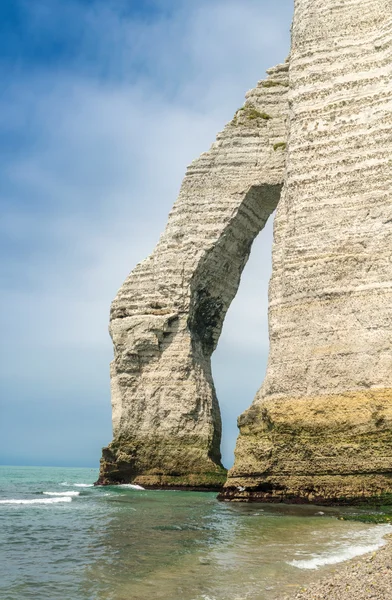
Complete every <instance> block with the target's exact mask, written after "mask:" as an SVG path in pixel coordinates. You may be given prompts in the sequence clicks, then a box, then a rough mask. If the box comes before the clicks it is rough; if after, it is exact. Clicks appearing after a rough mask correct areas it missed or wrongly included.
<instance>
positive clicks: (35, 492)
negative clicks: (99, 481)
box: [0, 467, 390, 600]
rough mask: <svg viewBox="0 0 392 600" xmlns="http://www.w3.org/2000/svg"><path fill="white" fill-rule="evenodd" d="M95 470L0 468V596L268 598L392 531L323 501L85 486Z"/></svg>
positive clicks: (39, 599)
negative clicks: (238, 500)
mask: <svg viewBox="0 0 392 600" xmlns="http://www.w3.org/2000/svg"><path fill="white" fill-rule="evenodd" d="M96 478H97V471H96V470H95V469H71V468H70V469H65V468H35V467H28V468H22V467H0V598H1V600H22V599H23V600H24V599H34V600H60V599H61V600H147V599H150V598H154V599H155V598H156V599H158V600H176V599H180V600H229V599H230V600H236V599H238V600H239V599H245V598H246V599H247V600H256V599H257V600H263V599H266V598H268V599H269V600H271V599H272V598H274V597H275V595H276V596H279V594H280V593H281V592H282V591H290V590H294V589H295V588H296V587H297V586H299V585H304V584H306V583H307V582H308V581H310V580H311V579H312V578H314V577H315V575H318V574H319V573H320V571H322V572H323V571H325V570H328V569H331V568H333V565H335V564H337V563H338V562H341V561H342V560H345V559H347V558H350V557H353V556H357V555H359V554H362V553H364V552H366V551H369V550H374V549H376V548H377V547H379V546H380V545H381V544H382V543H383V536H384V535H385V534H386V533H389V531H390V526H388V525H379V526H368V525H364V524H360V523H351V522H344V521H339V520H337V519H336V511H333V510H331V509H323V508H321V509H320V507H287V506H272V507H271V506H265V505H255V504H252V505H244V504H230V503H221V502H217V500H216V498H215V494H212V493H196V492H174V491H173V492H168V491H143V490H133V489H131V488H129V487H128V488H127V487H110V488H109V487H107V488H94V487H92V483H93V482H94V481H95V480H96Z"/></svg>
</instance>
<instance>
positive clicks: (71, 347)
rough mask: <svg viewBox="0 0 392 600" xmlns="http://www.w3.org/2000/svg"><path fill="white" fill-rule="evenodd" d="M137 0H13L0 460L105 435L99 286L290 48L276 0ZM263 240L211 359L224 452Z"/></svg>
mask: <svg viewBox="0 0 392 600" xmlns="http://www.w3.org/2000/svg"><path fill="white" fill-rule="evenodd" d="M140 4H141V3H138V2H135V3H132V2H131V3H129V2H118V3H117V2H116V3H107V2H92V3H84V2H82V1H79V2H77V1H71V2H67V3H64V2H59V1H58V0H50V2H49V0H46V1H44V0H37V2H34V3H31V2H20V7H21V14H22V15H23V20H24V22H23V27H24V32H25V37H24V39H25V41H24V42H23V43H24V44H25V46H26V47H25V53H24V54H23V53H22V54H20V52H21V51H18V52H19V53H18V54H16V51H12V44H13V43H14V42H13V40H12V39H11V37H12V36H11V37H10V40H9V45H10V48H11V49H10V52H9V54H10V55H9V57H8V59H7V60H6V61H3V63H2V64H1V67H0V68H1V72H2V76H3V78H4V76H6V78H7V82H8V83H7V87H6V89H5V91H4V93H3V95H2V97H1V99H0V127H1V130H2V132H3V134H4V135H3V140H4V141H3V143H2V144H1V145H0V153H1V156H2V167H1V174H0V178H1V179H0V181H1V190H2V192H1V197H0V203H1V206H2V221H1V223H0V238H1V240H0V245H1V250H2V259H1V263H0V275H1V281H0V285H1V300H0V311H1V313H0V314H1V317H0V319H1V332H2V338H3V344H2V347H3V350H2V352H1V361H0V377H1V384H2V394H1V423H0V427H1V435H0V440H1V441H0V444H1V447H0V455H1V456H2V460H3V462H7V461H15V460H16V461H19V462H26V461H27V459H28V457H29V456H30V459H31V461H33V462H34V461H35V462H37V461H39V462H42V461H44V462H56V461H57V462H63V463H65V464H67V463H70V464H71V463H74V464H75V463H79V464H83V463H85V464H92V463H96V461H97V459H98V457H99V450H100V446H101V445H103V444H104V443H107V442H108V441H109V439H110V435H111V433H110V431H111V427H110V402H109V387H108V363H109V361H110V357H111V344H110V340H109V338H108V335H107V321H108V310H109V304H110V301H111V299H112V298H113V297H114V295H115V292H116V290H117V288H118V287H119V286H120V285H121V283H122V281H123V279H124V278H125V276H126V275H127V273H128V272H129V271H130V269H131V268H133V266H135V264H136V263H137V262H138V261H140V260H141V259H142V258H144V257H145V256H146V255H147V254H149V253H150V251H151V250H152V248H153V246H154V244H155V243H156V241H157V239H158V237H159V234H160V232H161V230H162V229H163V227H164V225H165V221H166V218H167V213H168V211H169V210H170V207H171V205H172V203H173V202H174V200H175V198H176V195H177V193H178V189H179V186H180V183H181V179H182V177H183V174H184V171H185V167H186V165H187V164H188V163H190V162H191V160H192V159H193V158H195V157H196V156H197V155H198V154H199V153H200V152H201V151H203V150H205V149H207V148H208V147H209V145H210V144H211V143H212V142H213V140H214V137H215V134H216V132H217V131H219V130H220V129H221V128H222V127H223V125H224V123H225V122H226V121H228V120H229V119H230V118H231V116H232V113H233V112H234V110H235V109H236V108H237V107H238V106H240V105H241V104H242V102H243V96H244V92H245V91H246V90H247V89H248V88H250V87H252V86H254V85H255V83H256V81H257V80H258V79H260V78H261V77H262V76H263V72H264V70H265V69H266V68H268V67H269V66H271V64H274V63H276V62H278V61H282V60H284V58H285V56H286V54H287V51H288V45H289V39H288V38H289V36H288V29H289V22H290V18H291V14H290V13H291V10H292V7H291V1H288V0H282V1H281V2H280V3H279V7H278V8H277V7H276V6H275V7H271V5H270V3H269V2H267V1H261V0H257V1H256V0H242V1H241V3H240V5H239V3H238V2H234V1H227V0H225V1H223V0H208V1H207V0H203V1H201V2H198V3H188V2H185V1H176V2H169V3H165V10H162V7H161V4H162V3H159V2H158V0H157V1H156V2H150V3H146V4H145V7H144V8H145V9H144V10H140ZM136 5H138V6H139V9H136ZM29 36H30V37H29ZM56 44H57V46H56ZM268 235H269V236H270V233H269V234H268ZM266 239H267V238H266ZM269 244H270V241H268V243H267V242H266V243H265V244H264V243H263V242H261V245H260V244H259V245H258V246H259V247H258V249H257V251H256V252H255V256H254V257H252V264H251V265H250V273H251V276H249V277H247V276H244V279H245V280H244V285H243V286H242V287H241V291H240V297H239V298H238V299H236V304H235V305H234V307H233V310H232V311H231V312H230V314H229V315H228V320H227V324H226V325H225V328H224V331H223V335H222V342H221V344H220V346H219V349H218V351H217V355H216V358H215V360H214V365H215V372H216V374H217V387H218V390H219V391H220V392H221V394H220V395H221V402H222V405H223V407H225V406H228V407H229V409H228V410H226V411H225V410H224V416H225V422H226V421H227V422H230V427H231V430H230V435H229V436H228V440H227V441H226V443H225V458H226V462H228V461H229V460H230V458H229V456H230V452H231V451H232V447H233V444H234V438H235V431H234V430H233V414H235V415H238V414H239V413H240V412H241V410H243V408H245V407H246V405H249V403H250V401H251V398H252V395H253V393H254V391H255V390H254V388H255V387H256V388H257V387H258V385H259V384H260V383H261V379H262V371H263V362H264V361H265V356H266V347H267V339H266V281H267V279H268V276H269V266H268V263H269V260H270V259H269V257H267V255H268V252H269V251H268V246H269ZM265 263H267V264H265ZM241 298H242V300H241ZM255 332H257V333H255ZM249 360H251V362H252V364H253V362H254V364H255V368H254V370H253V373H254V375H253V379H252V381H251V382H249V377H248V372H247V368H248V365H249ZM230 361H231V363H234V365H235V366H234V368H230V369H227V368H226V369H225V366H224V365H227V364H229V363H230ZM256 369H258V371H257V372H256ZM234 380H235V381H236V382H237V389H239V386H238V382H241V384H240V389H241V390H242V392H243V393H242V394H241V399H240V398H238V394H234V395H233V393H232V392H231V391H230V390H233V389H234V388H235V385H234ZM256 380H257V383H255V381H256ZM59 416H60V417H61V418H59ZM81 424H82V425H81ZM54 432H55V433H54ZM45 457H46V458H45Z"/></svg>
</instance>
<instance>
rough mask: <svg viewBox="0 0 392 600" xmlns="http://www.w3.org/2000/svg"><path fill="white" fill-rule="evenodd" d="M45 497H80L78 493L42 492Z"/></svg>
mask: <svg viewBox="0 0 392 600" xmlns="http://www.w3.org/2000/svg"><path fill="white" fill-rule="evenodd" d="M42 493H43V494H44V495H45V496H66V497H67V496H69V497H70V498H73V497H76V496H79V495H80V492H42Z"/></svg>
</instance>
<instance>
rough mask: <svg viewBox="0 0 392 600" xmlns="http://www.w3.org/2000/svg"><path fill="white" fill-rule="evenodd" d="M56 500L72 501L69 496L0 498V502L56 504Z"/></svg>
mask: <svg viewBox="0 0 392 600" xmlns="http://www.w3.org/2000/svg"><path fill="white" fill-rule="evenodd" d="M58 502H72V498H70V497H69V496H65V497H64V496H62V497H60V498H34V499H32V500H23V499H15V498H11V499H10V500H0V504H56V503H58Z"/></svg>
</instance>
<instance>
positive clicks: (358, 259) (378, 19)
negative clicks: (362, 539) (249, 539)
mask: <svg viewBox="0 0 392 600" xmlns="http://www.w3.org/2000/svg"><path fill="white" fill-rule="evenodd" d="M289 81H290V91H289V106H290V109H289V121H288V147H287V157H286V174H285V181H284V191H283V193H282V198H281V201H280V203H279V206H278V211H277V215H276V219H275V227H274V243H273V275H272V280H271V282H270V289H269V336H270V354H269V361H268V370H267V375H266V378H265V381H264V383H263V385H262V387H261V389H260V391H259V393H258V394H257V396H256V398H255V400H254V402H253V405H252V406H251V408H250V409H249V410H248V411H247V412H246V413H245V414H243V415H242V416H241V417H240V419H239V427H240V436H239V439H238V442H237V448H236V458H235V465H234V467H233V469H231V471H230V472H229V477H228V481H227V483H226V487H225V492H224V494H223V495H224V497H226V498H232V499H243V500H246V499H248V500H252V499H260V500H264V501H268V500H272V501H273V500H275V501H279V500H286V501H287V500H290V499H291V500H296V501H310V502H315V501H316V502H323V501H324V502H325V501H332V502H348V501H353V500H360V499H364V498H369V497H371V496H379V495H382V494H388V493H389V494H390V493H392V4H391V2H390V1H389V0H355V1H344V2H341V1H340V0H296V1H295V16H294V22H293V28H292V49H291V55H290V69H289Z"/></svg>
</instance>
